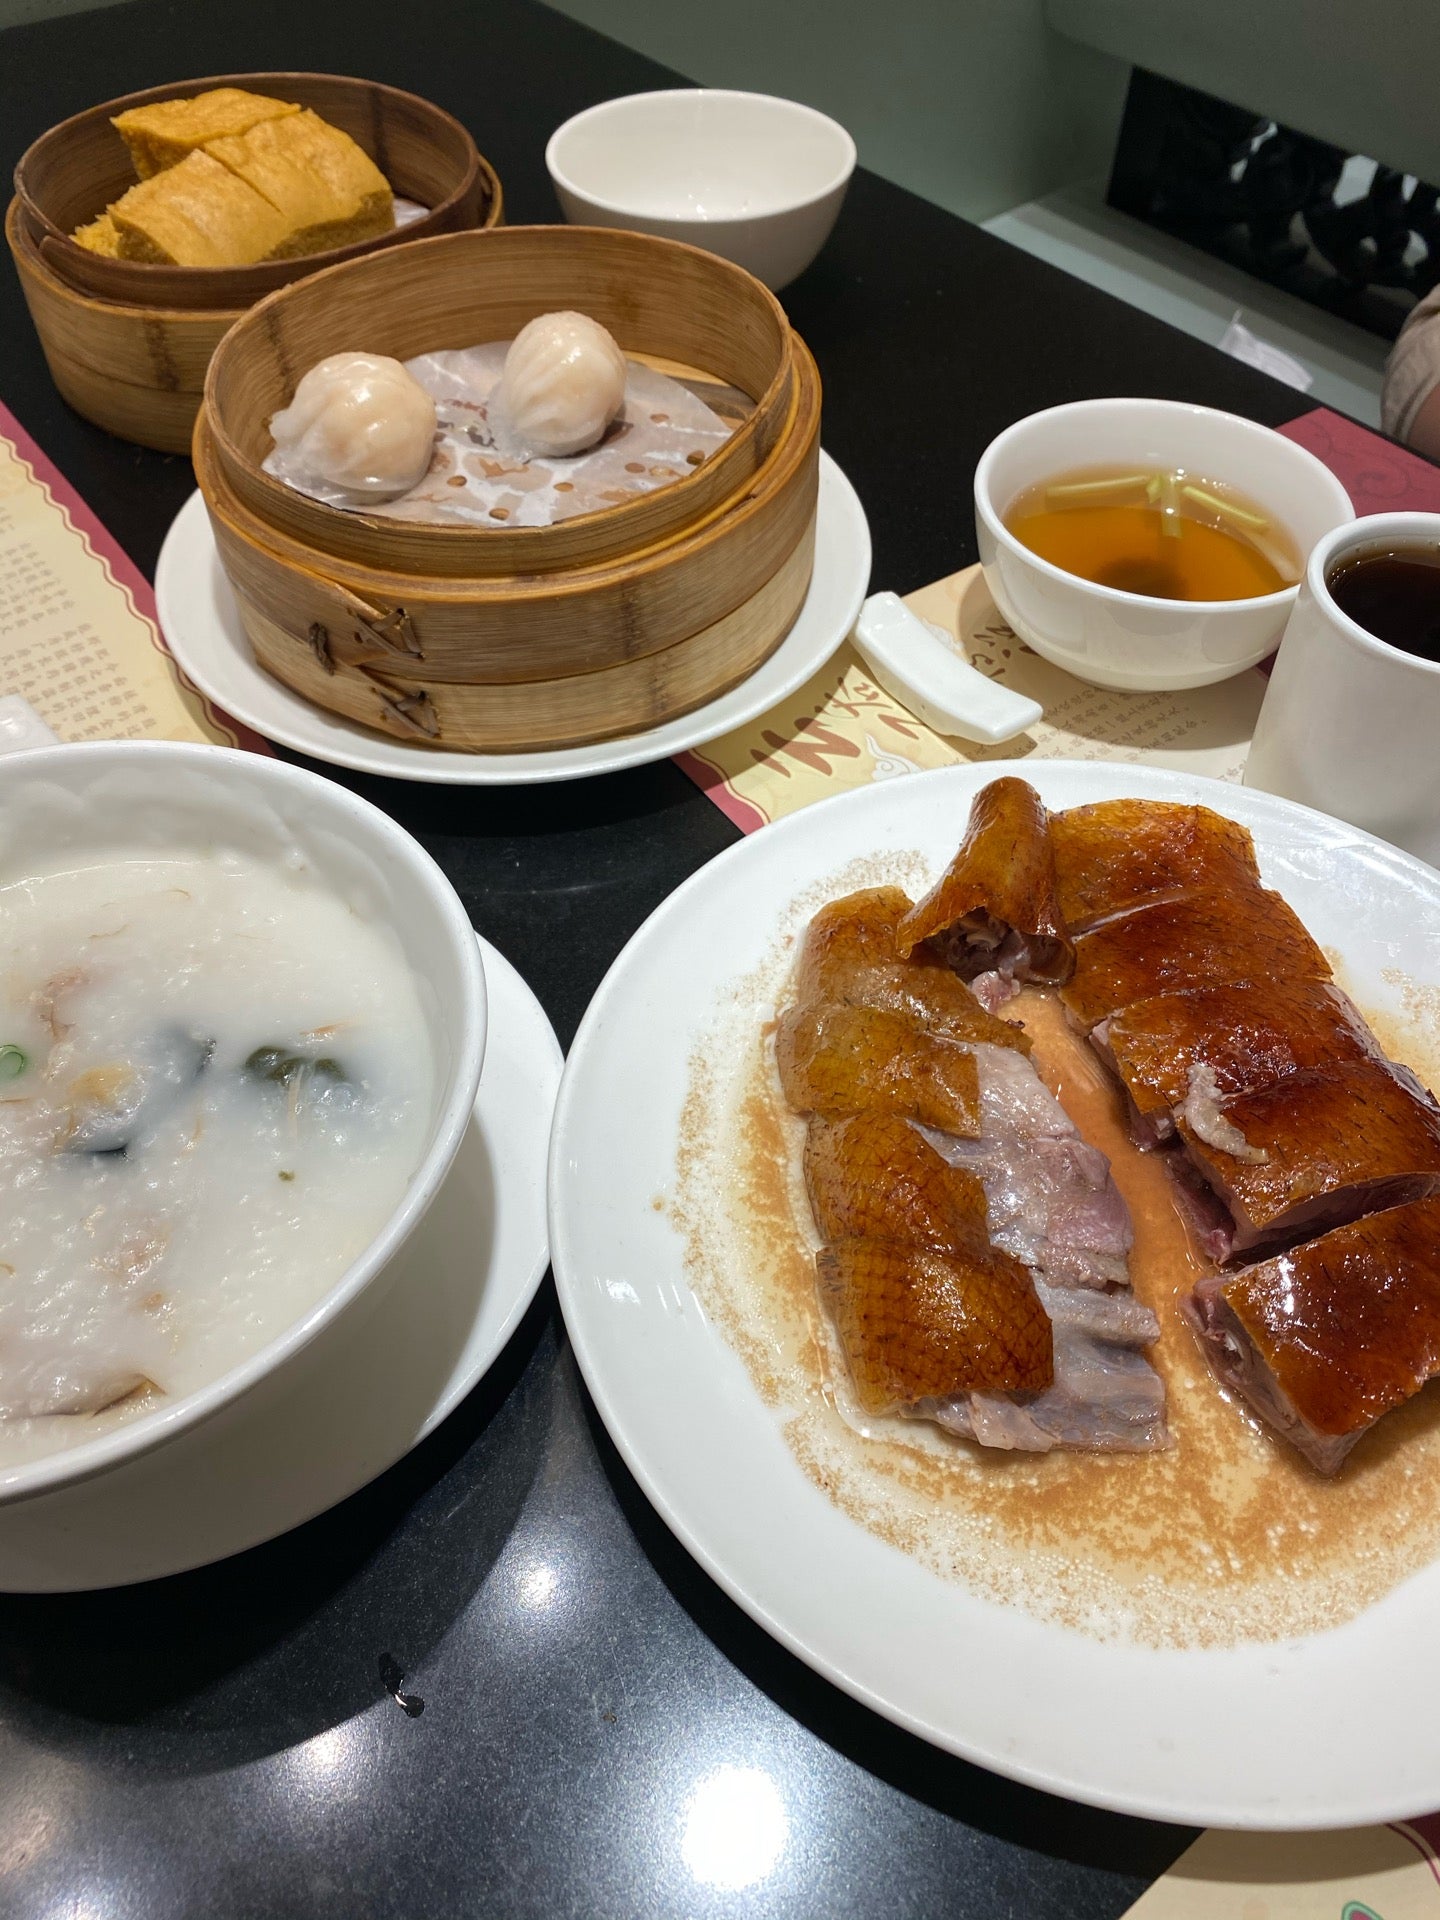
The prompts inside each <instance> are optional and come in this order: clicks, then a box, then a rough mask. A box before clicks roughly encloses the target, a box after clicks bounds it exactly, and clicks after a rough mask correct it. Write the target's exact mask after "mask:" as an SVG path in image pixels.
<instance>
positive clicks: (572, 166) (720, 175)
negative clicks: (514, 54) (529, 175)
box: [545, 87, 855, 287]
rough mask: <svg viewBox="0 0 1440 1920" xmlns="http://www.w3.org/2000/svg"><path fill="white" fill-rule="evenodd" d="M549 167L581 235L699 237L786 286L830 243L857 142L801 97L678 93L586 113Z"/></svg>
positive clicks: (555, 149)
mask: <svg viewBox="0 0 1440 1920" xmlns="http://www.w3.org/2000/svg"><path fill="white" fill-rule="evenodd" d="M545 164H546V166H547V167H548V168H549V169H550V178H551V179H552V180H553V181H554V183H555V191H556V193H557V194H558V195H559V198H560V205H561V207H562V208H563V209H564V213H565V218H566V219H567V220H568V221H569V222H570V223H571V225H572V226H577V227H626V228H629V229H631V230H632V231H634V232H636V233H658V234H661V235H663V236H664V237H665V238H666V239H669V240H688V241H689V242H690V244H691V245H692V246H696V247H704V248H705V249H706V250H707V251H708V252H710V253H718V254H720V255H721V256H722V257H723V258H724V259H726V260H733V261H735V262H736V264H737V265H738V266H742V267H744V268H745V269H746V270H747V271H748V272H750V273H753V274H754V275H755V277H756V279H757V280H763V281H764V282H765V284H766V286H767V287H783V286H786V285H788V284H789V282H790V281H792V280H793V279H795V277H796V275H797V274H801V273H803V272H804V271H805V269H806V267H808V266H809V264H810V262H811V261H812V260H813V259H814V258H815V256H816V254H817V253H818V252H819V251H820V249H821V247H822V246H824V244H825V241H826V240H827V238H828V237H829V234H830V229H831V228H832V227H833V226H834V224H835V216H836V214H838V213H839V211H840V202H841V201H842V200H843V199H844V198H845V189H846V187H847V186H848V185H849V184H850V176H851V174H852V173H853V172H854V171H855V142H854V141H853V140H852V139H851V138H850V135H849V134H848V133H847V132H846V131H845V129H844V127H842V126H840V125H839V124H838V123H837V122H836V121H834V120H830V119H828V118H827V117H826V116H825V115H824V114H823V113H817V112H816V111H815V109H814V108H813V107H805V106H801V105H800V103H799V102H798V101H796V100H778V99H776V98H775V97H774V96H773V95H771V94H768V93H734V92H731V91H729V90H728V89H726V88H720V87H677V88H674V89H672V90H669V91H665V92H659V93H631V94H626V95H624V96H623V97H622V98H621V99H618V100H606V101H603V102H602V103H601V104H600V105H599V106H598V107H588V108H586V110H585V112H584V113H577V114H576V115H575V117H574V119H573V120H567V121H566V122H565V124H564V125H563V126H562V127H559V128H557V129H556V131H555V132H554V133H553V134H551V136H550V141H549V144H548V145H547V147H546V149H545Z"/></svg>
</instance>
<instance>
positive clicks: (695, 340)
mask: <svg viewBox="0 0 1440 1920" xmlns="http://www.w3.org/2000/svg"><path fill="white" fill-rule="evenodd" d="M402 257H403V260H404V274H403V280H401V279H397V275H396V273H395V270H394V261H393V257H391V256H386V257H384V258H380V257H372V258H369V259H365V260H357V261H352V262H351V263H350V264H349V265H347V266H343V267H333V268H330V269H329V270H328V271H326V272H324V273H319V274H315V275H312V276H311V277H310V278H309V279H308V280H307V281H306V282H305V284H304V285H303V286H296V287H294V288H292V289H290V290H289V291H287V292H286V293H285V295H284V296H283V297H281V296H279V295H277V296H275V297H273V298H272V299H270V300H267V301H266V302H265V303H264V304H263V305H262V306H259V307H257V308H256V309H255V310H254V312H252V313H250V314H248V315H247V316H246V317H245V319H244V320H243V321H242V322H241V323H240V324H239V325H237V326H236V328H235V329H234V331H233V333H231V335H230V337H229V338H228V339H227V340H226V342H225V346H224V350H223V351H222V352H220V353H218V354H217V355H216V356H215V360H214V363H213V365H212V367H211V370H210V375H209V379H208V382H207V385H206V419H207V423H208V427H209V430H210V432H211V434H212V435H213V438H214V445H215V455H216V458H217V460H218V461H219V463H220V466H221V467H222V469H223V470H224V473H225V476H226V479H227V480H228V482H229V484H230V486H231V488H232V489H233V490H234V492H235V494H236V495H237V496H238V497H239V499H241V500H242V501H243V502H244V503H245V505H246V506H247V507H249V508H250V509H251V511H252V512H253V513H255V514H256V515H258V516H259V517H260V518H261V519H262V520H264V521H265V522H267V523H268V525H270V526H271V527H273V528H275V529H276V530H277V531H280V532H283V533H286V534H289V535H290V536H292V537H293V538H294V539H296V540H299V541H303V542H305V543H306V544H308V545H310V546H318V547H323V548H325V550H326V551H327V552H330V553H333V554H336V555H340V556H343V557H344V558H346V559H350V560H354V561H356V562H358V563H360V564H371V565H373V564H376V563H377V561H379V560H382V559H383V560H384V561H386V562H388V564H389V565H390V566H391V567H392V569H394V570H396V571H400V572H415V573H431V574H438V575H454V576H469V575H472V574H478V573H494V574H525V573H554V572H561V571H563V570H565V569H566V568H570V567H575V566H585V565H589V564H593V563H594V562H596V561H599V560H603V559H609V558H614V557H616V556H619V555H622V554H626V553H634V552H636V551H637V550H639V549H640V548H642V547H645V546H648V545H651V544H653V543H654V542H656V541H659V540H664V539H667V538H670V537H672V536H673V535H674V534H676V533H677V532H679V531H681V530H682V529H684V528H685V527H687V526H692V525H694V523H695V522H696V521H697V520H699V519H700V518H702V517H703V516H704V515H706V514H708V513H712V512H715V511H717V510H719V509H720V508H721V507H723V505H724V504H725V503H726V502H727V501H728V500H729V499H730V497H731V496H732V495H733V493H734V491H735V489H736V488H737V487H738V486H740V485H742V484H743V483H744V481H745V480H747V479H749V478H751V477H753V476H754V475H755V474H756V473H758V472H759V470H760V467H761V466H762V464H763V463H764V461H765V460H766V458H767V457H768V456H769V454H770V453H771V451H772V450H773V448H774V446H775V444H776V441H777V438H778V437H779V435H780V434H781V432H782V431H783V429H784V426H785V423H786V421H787V420H788V418H789V413H790V409H791V407H792V405H793V401H794V392H793V386H794V372H793V365H792V360H793V347H792V340H793V335H792V334H791V332H790V326H789V322H788V321H787V320H786V318H785V312H784V309H783V308H782V307H781V305H780V303H779V301H778V300H777V299H776V298H775V296H774V294H773V293H771V292H770V291H769V289H768V288H766V287H763V286H762V285H761V284H760V282H759V281H758V280H756V279H753V278H752V277H751V275H750V274H748V273H746V272H745V270H744V269H743V268H742V267H737V266H734V265H732V264H731V262H730V261H728V260H721V259H719V258H717V257H716V256H715V255H714V254H710V253H702V252H701V251H700V249H699V248H698V247H690V246H684V245H682V244H681V243H679V242H678V241H673V240H657V239H656V238H654V236H652V235H650V234H643V233H622V232H612V231H610V230H608V229H606V228H601V227H507V228H505V229H504V230H503V231H501V232H497V233H490V234H485V235H484V236H480V235H476V234H473V233H471V234H454V235H451V236H449V237H448V238H446V239H444V240H433V241H430V242H428V243H426V244H423V245H421V244H416V245H415V246H414V247H412V248H407V249H406V251H405V253H404V255H403V256H402ZM560 308H578V309H579V310H580V311H582V312H584V313H588V314H590V315H591V316H592V318H594V319H596V320H598V321H599V322H600V323H601V325H602V326H605V327H608V328H609V329H610V331H611V333H612V334H614V336H615V338H616V340H617V341H618V342H619V343H620V346H621V347H622V348H623V349H624V351H625V352H626V353H628V354H630V355H631V356H632V357H634V358H638V359H644V360H648V361H650V362H652V363H653V364H657V365H660V366H662V367H664V368H677V369H679V370H680V371H682V372H692V373H693V372H698V373H699V374H700V375H701V376H702V377H704V378H705V379H706V380H707V381H708V382H710V383H711V384H712V385H713V386H714V388H715V398H714V404H715V405H716V408H717V411H720V412H722V413H724V412H726V411H727V408H729V409H730V410H731V411H732V412H733V411H738V415H739V418H738V421H737V425H736V429H735V432H734V433H733V434H732V435H731V437H730V439H729V440H727V441H726V442H725V443H724V444H723V445H722V446H721V447H720V448H719V449H718V450H717V451H716V452H715V453H714V454H713V455H712V456H711V457H710V458H709V459H708V460H707V461H706V462H705V463H704V465H703V466H701V467H699V468H697V469H696V471H695V472H694V473H693V474H691V475H689V476H688V477H687V478H686V479H684V480H680V481H677V482H676V483H675V484H674V485H672V486H667V487H661V488H658V489H657V490H656V491H655V492H654V493H651V494H645V495H641V496H638V497H637V498H636V499H635V500H634V501H630V502H627V503H626V504H624V505H623V506H617V507H612V508H608V509H606V510H605V511H603V512H600V513H592V514H582V515H578V516H576V517H575V518H574V519H571V520H565V521H562V522H560V523H559V524H558V525H556V526H554V527H512V528H506V527H498V526H497V527H493V528H486V529H485V530H484V537H483V539H480V540H477V538H476V532H475V529H474V528H470V527H457V526H422V525H419V524H417V523H416V522H414V521H405V522H401V521H396V520H387V519H385V518H384V517H383V516H380V515H375V514H364V513H337V512H336V510H335V509H334V508H333V507H328V506H326V505H324V504H323V503H322V502H320V501H318V500H311V499H309V498H308V497H307V496H306V495H305V494H303V493H297V492H296V491H295V490H294V488H293V487H287V486H286V485H285V484H284V482H283V481H280V480H276V479H274V478H273V477H272V476H271V475H270V474H268V473H266V472H265V471H264V469H263V467H262V464H261V463H262V462H263V460H264V458H265V455H266V454H267V453H268V452H269V449H270V444H271V442H270V432H269V424H268V423H269V420H270V417H271V415H272V414H273V413H274V412H275V411H276V410H277V408H280V407H283V406H285V405H287V404H288V402H289V400H290V397H291V396H292V394H293V393H294V391H295V388H296V385H297V383H298V382H299V380H300V378H301V376H302V375H303V374H304V373H305V372H306V370H307V369H308V368H310V367H312V366H314V365H315V363H316V361H318V360H323V359H324V358H325V357H326V355H327V354H331V353H336V352H339V351H341V350H343V349H345V348H353V347H355V346H356V345H357V344H360V343H363V345H364V347H365V350H366V351H367V352H371V353H388V354H392V355H394V357H395V358H396V359H397V360H408V359H410V358H411V357H412V356H413V355H415V354H419V353H429V352H432V351H434V350H436V349H438V348H443V347H453V346H457V345H462V346H464V345H475V344H478V343H479V342H482V341H487V340H509V339H512V338H513V337H514V335H515V334H517V333H518V332H519V331H520V329H521V327H522V326H524V325H525V323H526V321H528V320H532V319H534V318H535V316H536V315H537V314H541V313H550V312H554V311H555V310H556V309H560Z"/></svg>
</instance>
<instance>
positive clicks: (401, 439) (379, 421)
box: [265, 353, 436, 506]
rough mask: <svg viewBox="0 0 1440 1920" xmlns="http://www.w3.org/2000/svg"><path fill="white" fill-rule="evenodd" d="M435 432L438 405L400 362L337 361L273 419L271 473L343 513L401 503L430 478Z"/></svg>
mask: <svg viewBox="0 0 1440 1920" xmlns="http://www.w3.org/2000/svg"><path fill="white" fill-rule="evenodd" d="M435 426H436V417H435V402H434V400H433V399H432V398H431V396H430V395H429V394H428V393H427V392H426V391H425V389H424V387H422V386H421V385H420V383H419V381H418V380H416V378H415V377H414V375H413V374H412V373H410V372H409V371H408V369H407V368H406V367H404V366H402V364H401V363H400V361H398V360H392V359H391V358H390V357H389V356H388V355H387V354H383V353H332V354H331V355H330V356H329V358H328V359H325V360H321V361H320V362H319V363H318V364H317V365H316V366H313V367H311V369H310V371H309V372H308V373H307V374H306V375H305V376H304V378H303V379H302V380H301V382H300V384H299V386H298V387H297V388H296V389H295V397H294V399H293V400H292V401H291V402H290V405H289V406H288V407H283V408H282V409H281V410H280V411H279V412H278V413H276V414H274V415H272V417H271V420H270V433H271V437H272V439H273V440H274V442H275V446H274V451H273V452H272V453H271V455H270V458H269V460H267V461H266V463H265V464H266V469H267V471H269V472H272V473H275V474H276V475H277V476H278V477H279V478H280V479H282V480H285V481H287V482H289V483H290V484H291V485H292V486H296V487H298V488H299V490H300V491H301V492H302V493H315V494H317V496H318V497H319V498H322V499H327V498H331V497H332V496H337V497H336V498H335V499H334V504H337V505H341V504H346V505H350V504H359V505H365V506H368V505H370V504H371V503H373V502H375V501H377V500H393V499H395V498H396V497H397V496H399V495H400V494H404V493H408V492H409V491H410V490H411V488H412V487H414V486H416V485H417V484H418V482H419V481H420V480H422V479H423V478H424V476H425V474H426V473H427V472H428V470H429V467H430V462H431V458H432V455H433V453H434V449H435ZM322 490H323V491H322Z"/></svg>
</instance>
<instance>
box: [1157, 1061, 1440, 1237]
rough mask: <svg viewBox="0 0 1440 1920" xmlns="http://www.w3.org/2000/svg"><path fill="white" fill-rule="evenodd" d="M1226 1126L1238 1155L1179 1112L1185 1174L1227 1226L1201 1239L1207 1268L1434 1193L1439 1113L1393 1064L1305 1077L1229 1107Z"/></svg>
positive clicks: (1438, 1187)
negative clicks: (1188, 1170)
mask: <svg viewBox="0 0 1440 1920" xmlns="http://www.w3.org/2000/svg"><path fill="white" fill-rule="evenodd" d="M1223 1118H1224V1122H1225V1125H1226V1126H1227V1127H1228V1128H1230V1129H1233V1130H1234V1134H1235V1136H1236V1137H1237V1144H1240V1145H1241V1147H1242V1150H1241V1151H1239V1152H1232V1151H1227V1150H1226V1149H1225V1148H1224V1147H1221V1146H1216V1145H1214V1144H1212V1142H1210V1141H1207V1140H1205V1139H1203V1138H1202V1137H1201V1136H1200V1135H1199V1134H1198V1133H1197V1132H1196V1131H1195V1129H1194V1127H1193V1126H1192V1125H1191V1123H1190V1122H1189V1121H1188V1120H1187V1119H1186V1118H1185V1116H1184V1113H1183V1112H1182V1113H1181V1114H1180V1115H1179V1116H1178V1118H1177V1122H1176V1124H1177V1128H1178V1130H1179V1133H1180V1136H1181V1140H1182V1142H1183V1145H1184V1148H1185V1152H1186V1155H1187V1156H1188V1159H1189V1162H1190V1165H1191V1167H1193V1168H1194V1169H1195V1170H1196V1171H1197V1172H1198V1173H1199V1174H1200V1176H1201V1177H1202V1178H1203V1180H1204V1181H1205V1183H1206V1185H1207V1186H1208V1188H1209V1189H1210V1192H1211V1194H1213V1195H1214V1196H1215V1197H1217V1198H1218V1200H1219V1201H1220V1203H1221V1205H1222V1206H1223V1208H1224V1210H1225V1212H1226V1213H1227V1214H1228V1215H1229V1217H1230V1221H1231V1222H1232V1223H1233V1227H1232V1228H1229V1229H1227V1227H1226V1225H1225V1223H1224V1222H1223V1221H1220V1222H1217V1224H1216V1225H1215V1226H1214V1228H1213V1229H1212V1231H1211V1232H1210V1233H1208V1234H1207V1233H1202V1236H1201V1237H1202V1244H1203V1245H1204V1247H1205V1250H1206V1251H1207V1252H1208V1253H1210V1255H1211V1257H1212V1258H1215V1259H1219V1260H1227V1259H1232V1258H1233V1257H1234V1256H1235V1255H1236V1254H1238V1253H1248V1252H1254V1251H1257V1250H1265V1251H1269V1250H1271V1249H1273V1248H1275V1247H1277V1246H1282V1245H1285V1244H1293V1243H1294V1242H1295V1241H1297V1240H1299V1239H1301V1238H1303V1237H1304V1236H1306V1235H1308V1234H1313V1233H1323V1232H1325V1231H1327V1230H1328V1229H1329V1228H1331V1227H1336V1226H1340V1225H1343V1224H1345V1223H1346V1222H1348V1221H1351V1220H1355V1219H1358V1218H1359V1217H1360V1215H1361V1214H1364V1213H1371V1212H1374V1211H1376V1210H1377V1209H1379V1208H1382V1207H1395V1206H1399V1205H1401V1204H1402V1203H1404V1202H1406V1201H1411V1200H1419V1199H1423V1198H1424V1197H1425V1196H1426V1195H1428V1194H1431V1193H1436V1192H1440V1107H1437V1106H1436V1104H1435V1102H1434V1101H1433V1100H1432V1099H1430V1097H1429V1096H1428V1095H1427V1094H1426V1093H1425V1092H1424V1090H1423V1089H1422V1088H1420V1087H1419V1084H1418V1082H1416V1081H1415V1080H1414V1079H1413V1076H1410V1075H1409V1074H1407V1073H1405V1071H1404V1069H1398V1068H1393V1067H1391V1066H1390V1065H1389V1063H1388V1062H1385V1061H1382V1060H1368V1059H1366V1060H1355V1061H1350V1062H1347V1063H1345V1064H1336V1065H1334V1066H1330V1067H1302V1068H1300V1069H1299V1070H1298V1071H1297V1072H1295V1073H1291V1074H1287V1075H1286V1077H1285V1078H1284V1079H1283V1080H1277V1081H1275V1082H1274V1083H1273V1084H1272V1085H1270V1086H1268V1087H1261V1088H1259V1089H1258V1090H1257V1091H1256V1092H1254V1093H1246V1094H1240V1095H1239V1096H1237V1097H1236V1098H1235V1099H1233V1100H1229V1101H1227V1102H1226V1103H1225V1106H1224V1110H1223ZM1227 1233H1228V1244H1226V1239H1227Z"/></svg>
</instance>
